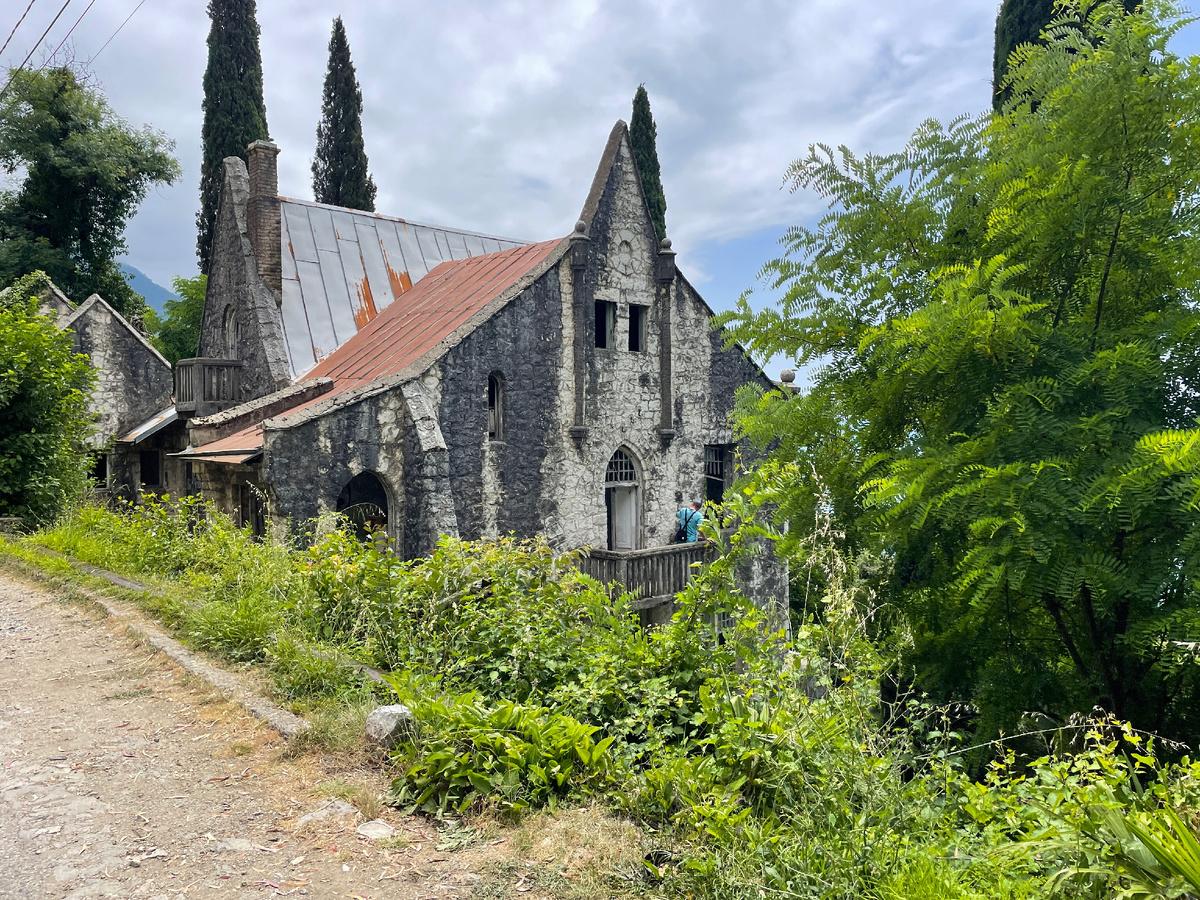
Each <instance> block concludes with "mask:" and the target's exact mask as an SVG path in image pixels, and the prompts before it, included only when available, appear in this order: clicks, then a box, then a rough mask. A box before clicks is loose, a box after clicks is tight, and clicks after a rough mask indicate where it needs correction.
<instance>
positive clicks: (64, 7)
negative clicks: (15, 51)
mask: <svg viewBox="0 0 1200 900" xmlns="http://www.w3.org/2000/svg"><path fill="white" fill-rule="evenodd" d="M70 3H71V0H66V2H65V3H63V5H62V9H60V10H59V11H58V15H56V16H55V17H54V18H53V19H51V20H50V24H49V25H47V26H46V30H45V31H43V32H42V36H41V37H40V38H38V39H37V42H36V43H35V44H34V45H33V47H32V48H30V50H29V52H28V53H27V54H25V58H24V59H23V60H21V64H20V65H19V66H17V67H16V68H15V69H13V70H12V74H11V75H9V76H8V81H6V82H4V87H2V88H0V99H3V98H4V95H5V94H7V93H8V87H9V85H11V84H12V83H13V79H14V78H16V77H17V76H18V75H19V74H20V73H21V70H22V69H23V68H25V63H27V62H29V60H30V58H31V57H32V56H33V52H34V51H35V50H37V48H38V47H40V46H41V45H42V41H44V40H45V39H46V35H48V34H49V33H50V29H51V28H53V27H54V24H55V23H56V22H57V21H58V20H59V19H61V18H62V14H63V13H65V12H66V11H67V6H68V5H70Z"/></svg>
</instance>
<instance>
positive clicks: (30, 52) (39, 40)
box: [0, 0, 144, 98]
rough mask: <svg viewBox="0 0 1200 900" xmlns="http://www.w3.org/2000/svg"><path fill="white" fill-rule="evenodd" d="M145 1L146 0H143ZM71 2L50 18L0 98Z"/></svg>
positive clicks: (0, 90)
mask: <svg viewBox="0 0 1200 900" xmlns="http://www.w3.org/2000/svg"><path fill="white" fill-rule="evenodd" d="M143 2H144V0H143ZM70 3H71V0H66V2H64V3H63V5H62V9H60V10H59V11H58V15H56V16H55V17H54V18H53V19H51V20H50V24H49V25H47V26H46V30H45V31H43V32H42V36H41V37H40V38H38V39H37V42H36V43H34V45H33V47H32V48H30V50H29V52H28V53H27V54H25V58H24V59H23V60H21V64H20V65H19V66H17V67H16V68H15V69H13V70H12V74H10V75H9V76H8V81H6V82H4V87H2V88H0V98H3V97H4V95H5V94H7V93H8V86H9V85H10V84H12V83H13V79H14V78H16V77H17V76H18V75H19V74H20V73H21V70H22V69H23V68H25V63H27V62H29V60H30V58H31V57H32V56H33V52H34V51H35V50H37V48H38V47H40V46H41V45H42V41H44V40H45V39H46V35H48V34H49V33H50V29H51V28H53V27H54V25H55V23H56V22H58V20H59V19H61V18H62V14H63V13H65V12H66V11H67V7H68V6H69V5H70Z"/></svg>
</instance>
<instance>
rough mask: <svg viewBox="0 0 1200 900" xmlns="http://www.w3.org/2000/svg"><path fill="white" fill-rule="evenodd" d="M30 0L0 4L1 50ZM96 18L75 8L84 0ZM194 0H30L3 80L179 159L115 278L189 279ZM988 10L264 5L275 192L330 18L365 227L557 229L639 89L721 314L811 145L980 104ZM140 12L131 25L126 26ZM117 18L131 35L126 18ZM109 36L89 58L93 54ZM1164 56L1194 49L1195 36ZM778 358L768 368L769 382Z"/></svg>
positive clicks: (589, 1)
mask: <svg viewBox="0 0 1200 900" xmlns="http://www.w3.org/2000/svg"><path fill="white" fill-rule="evenodd" d="M26 2H27V0H0V38H2V37H4V36H7V35H8V32H9V30H10V29H11V28H12V26H13V24H14V23H15V22H16V20H17V18H18V16H19V15H20V13H21V11H22V10H23V9H24V8H25V6H26ZM89 2H90V3H91V6H90V8H89V7H88V3H89ZM205 5H206V4H205V3H204V2H203V0H141V6H140V7H139V0H70V2H69V5H68V6H67V9H66V11H65V12H64V13H63V15H62V17H61V18H60V19H59V21H58V23H57V25H55V26H54V27H53V28H51V30H50V32H49V34H48V35H47V37H46V39H45V40H44V41H43V42H41V43H40V44H38V43H37V40H38V36H39V35H41V34H42V32H43V30H44V29H45V28H46V26H47V25H48V24H49V22H50V20H51V19H52V18H53V17H54V15H55V13H57V12H58V10H59V8H60V7H61V6H62V3H61V2H60V0H34V5H33V7H32V9H31V10H30V12H29V15H28V17H27V18H26V20H25V22H24V23H23V24H22V25H21V26H20V28H19V29H18V30H17V32H16V34H15V35H14V37H13V39H12V42H11V45H10V46H9V48H8V49H7V51H6V52H5V53H4V54H3V55H0V67H3V68H7V67H8V66H11V65H15V64H17V63H19V62H20V61H21V59H22V58H23V57H24V56H25V54H26V53H27V52H29V50H30V49H34V50H35V52H34V56H33V60H32V64H33V65H36V64H39V63H41V62H42V61H44V60H45V59H46V58H47V56H48V55H49V54H50V53H51V52H52V51H53V50H54V49H55V47H57V46H58V45H59V43H60V42H61V41H62V40H63V38H64V37H66V36H67V32H68V30H69V29H71V27H72V25H73V24H74V23H75V22H76V20H77V19H78V18H79V16H80V14H81V13H84V12H85V11H86V14H85V15H84V16H83V18H82V20H80V21H79V23H78V25H76V26H75V29H74V31H73V33H72V34H71V35H70V37H69V38H68V39H67V42H66V44H65V45H64V49H63V51H61V52H69V53H70V54H71V55H72V56H73V58H74V59H75V60H76V61H77V62H81V63H85V64H86V63H88V61H89V60H90V61H91V62H90V68H91V70H92V73H93V75H94V77H95V79H96V81H97V82H98V84H99V85H100V87H101V88H102V89H103V90H104V91H105V93H106V94H107V96H108V99H109V102H110V104H111V105H112V107H113V109H114V110H115V111H116V112H117V113H118V114H119V115H120V116H122V117H123V118H125V119H126V120H127V121H129V122H130V123H132V124H134V125H138V126H141V125H150V126H152V127H153V128H155V129H157V130H160V131H162V132H163V133H165V134H166V135H167V136H168V137H170V138H171V139H172V140H173V141H174V142H175V153H176V156H177V157H178V159H179V161H180V163H181V165H182V167H183V173H184V174H183V177H182V178H181V179H180V180H179V181H178V182H177V183H175V184H173V185H170V186H166V187H159V188H156V189H154V190H153V191H152V193H151V194H150V196H148V197H147V199H146V201H145V202H144V203H143V205H142V207H141V209H140V210H139V212H138V213H137V215H136V216H135V217H134V218H133V219H132V221H131V222H130V224H129V228H128V230H127V233H126V242H127V244H128V255H127V260H128V261H129V262H130V263H131V264H132V265H134V266H136V267H137V268H140V269H142V270H143V271H144V272H146V273H147V274H148V275H150V277H151V278H153V279H154V280H155V281H157V282H159V283H160V284H163V285H169V283H170V279H171V278H172V277H173V276H175V275H191V274H194V273H195V272H196V257H195V225H194V216H195V211H196V209H197V206H198V184H199V170H200V126H201V79H202V77H203V74H204V65H205V59H206V47H205V39H206V36H207V33H208V17H207V14H206V12H205ZM997 6H998V0H956V2H954V3H947V2H945V0H937V2H933V0H903V2H897V0H854V2H850V0H779V2H771V0H740V2H738V3H729V2H724V0H687V2H676V0H658V2H641V3H635V2H628V0H609V2H604V3H601V2H599V0H553V2H551V0H541V2H522V0H489V2H479V0H477V2H472V3H467V2H456V0H448V2H442V3H427V2H415V0H344V2H342V3H334V2H329V0H259V3H258V21H259V26H260V28H261V30H262V39H261V47H262V56H263V72H264V91H265V97H266V105H267V118H268V124H269V128H270V132H271V137H272V139H273V140H274V141H275V142H276V143H277V144H279V146H280V147H281V148H282V152H281V155H280V157H279V166H280V171H279V183H280V191H281V193H283V194H285V195H287V196H292V197H300V198H311V196H312V189H311V173H310V168H309V167H310V165H311V159H312V152H313V145H314V142H315V131H316V125H317V119H318V117H319V113H320V103H321V85H322V81H323V79H324V74H325V65H326V57H327V46H328V41H329V30H330V24H331V21H332V18H333V16H335V15H341V16H342V18H343V21H344V22H345V25H346V30H347V33H348V36H349V40H350V47H351V52H352V55H353V58H354V63H355V66H356V68H357V71H358V78H359V81H360V82H361V84H362V91H363V103H364V112H363V130H364V135H365V140H366V148H367V153H368V155H369V157H370V166H371V172H372V174H373V177H374V179H375V182H376V184H377V185H378V187H379V193H378V196H377V198H376V208H377V209H378V210H379V211H380V212H384V213H388V214H391V215H396V216H400V217H402V218H406V219H410V220H412V221H416V222H425V223H430V224H437V225H446V226H454V227H459V228H465V229H470V230H475V231H482V232H486V233H491V234H496V235H499V236H503V237H512V238H518V239H528V240H541V239H545V238H548V237H555V236H560V235H565V234H568V233H569V232H570V231H571V227H572V225H573V224H574V222H575V220H576V219H577V218H578V216H579V210H580V208H581V206H582V205H583V200H584V197H585V196H586V194H587V190H588V187H589V186H590V183H591V178H592V175H593V173H594V171H595V168H596V164H597V162H598V160H599V156H600V153H601V151H602V149H603V146H604V142H605V140H606V138H607V136H608V132H609V130H610V129H611V128H612V125H613V122H614V121H616V120H617V119H618V118H623V119H626V120H628V118H629V115H630V105H631V100H632V97H633V93H634V91H635V89H636V88H637V85H638V84H639V83H645V85H646V88H647V90H648V91H649V94H650V103H651V108H652V110H653V114H654V118H655V121H656V123H657V127H658V153H659V160H660V163H661V166H662V180H663V187H664V191H665V193H666V197H667V232H668V236H669V237H670V238H671V239H672V241H673V243H674V246H675V249H676V250H677V251H678V253H679V257H678V261H679V265H680V267H681V268H682V269H683V271H684V272H685V273H686V274H687V275H688V277H689V279H690V280H691V281H692V282H693V283H694V284H696V285H697V287H698V288H699V289H700V291H701V293H702V294H703V295H704V296H705V298H706V299H707V300H708V301H709V303H710V304H711V305H712V306H713V307H715V308H717V309H724V308H728V307H729V306H730V305H731V304H732V303H733V302H734V301H735V300H736V299H737V297H738V296H739V295H740V294H741V293H742V292H743V291H745V290H747V289H754V293H753V295H752V301H753V302H755V303H756V304H759V305H761V304H766V303H769V302H770V301H771V296H772V293H771V291H770V290H769V288H767V287H766V286H764V285H759V284H758V283H757V273H758V270H759V268H760V267H761V266H762V264H763V263H764V262H765V261H766V260H768V259H771V258H772V257H774V256H777V255H778V240H779V237H780V235H781V234H782V233H783V231H784V229H785V228H787V227H788V226H789V225H792V224H797V223H801V222H807V221H810V220H811V219H812V217H813V216H814V214H815V213H816V212H817V211H818V210H819V209H821V208H822V203H821V201H820V198H818V197H815V196H812V195H807V194H804V193H793V192H792V191H790V190H789V189H788V187H787V185H786V184H785V182H784V174H785V172H786V170H787V167H788V164H789V163H790V162H791V161H792V160H794V159H797V158H799V157H801V156H803V155H804V154H805V153H806V151H807V148H808V147H809V145H810V144H812V143H814V142H822V143H826V144H830V145H833V146H837V145H839V144H846V145H848V146H850V147H851V148H852V149H854V150H856V151H871V150H879V151H883V150H890V149H895V148H897V147H899V146H901V145H902V144H903V143H904V141H905V139H906V137H907V136H908V134H909V133H910V132H911V131H912V130H913V129H914V128H915V127H916V126H917V125H918V124H919V123H920V122H921V121H922V120H924V119H926V118H929V117H934V118H939V119H943V120H944V119H948V118H951V117H953V116H955V115H958V114H960V113H973V112H978V111H979V110H981V109H983V108H984V107H985V106H986V105H987V104H988V102H989V97H990V92H991V65H992V36H993V29H994V23H995V15H996V9H997ZM135 9H136V11H135ZM131 12H133V16H132V18H130V19H129V20H128V22H127V24H125V25H124V27H123V28H121V30H120V31H119V33H117V34H116V36H115V37H112V35H113V34H114V32H117V29H118V27H119V26H121V23H122V22H123V21H124V20H126V18H127V17H128V16H129V15H130V13H131ZM110 38H111V41H110V42H109V43H108V45H107V46H106V47H104V48H103V50H101V47H102V45H104V44H105V42H106V41H108V40H109V39H110ZM1177 50H1178V51H1180V52H1184V53H1194V52H1197V51H1200V25H1189V26H1187V28H1185V29H1184V31H1183V33H1182V34H1181V35H1180V37H1179V39H1178V43H1177ZM778 364H781V361H778V360H772V361H771V366H769V367H768V372H769V374H772V375H777V373H776V372H775V371H773V370H772V367H774V366H776V365H778Z"/></svg>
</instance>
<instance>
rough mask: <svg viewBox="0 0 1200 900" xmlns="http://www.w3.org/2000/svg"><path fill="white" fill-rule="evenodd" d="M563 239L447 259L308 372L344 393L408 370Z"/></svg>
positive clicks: (525, 273) (543, 258)
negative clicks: (458, 258)
mask: <svg viewBox="0 0 1200 900" xmlns="http://www.w3.org/2000/svg"><path fill="white" fill-rule="evenodd" d="M560 243H561V241H559V240H553V241H543V242H542V243H540V244H526V245H524V246H521V247H516V248H514V249H512V250H503V251H501V252H499V253H489V254H487V255H486V256H474V257H471V258H470V259H463V260H456V261H454V262H445V263H442V264H441V265H439V266H437V267H436V268H434V269H433V270H432V271H431V272H430V273H429V274H428V275H426V276H425V277H424V278H422V279H421V280H420V281H418V282H417V283H416V284H415V285H413V287H412V290H410V291H406V292H404V293H403V294H401V295H400V296H399V297H397V298H396V299H395V300H393V301H392V303H391V305H390V306H388V307H387V308H386V309H383V310H381V311H380V313H379V314H378V315H377V316H376V317H375V318H374V319H372V320H371V321H370V322H368V323H367V324H366V325H365V326H363V327H362V328H361V329H360V330H359V331H358V333H357V334H356V335H354V337H352V338H350V340H348V341H346V343H344V344H342V345H341V346H340V347H338V349H337V350H335V351H334V352H333V353H331V354H329V356H327V357H326V358H325V359H324V360H322V361H321V362H320V363H318V364H317V366H316V368H314V369H313V370H312V372H310V373H309V376H308V377H310V378H321V377H324V378H332V379H333V382H334V388H333V392H332V393H340V392H341V391H344V390H348V389H350V388H353V387H358V386H360V385H363V384H366V383H368V382H371V381H374V380H375V379H377V378H382V377H384V376H387V375H394V374H397V373H399V372H401V371H403V370H404V369H406V368H407V367H408V366H410V365H412V364H413V363H415V362H416V361H417V360H419V359H420V358H421V357H422V356H424V355H425V354H426V353H428V352H429V351H430V350H432V349H434V348H435V347H436V346H437V345H438V344H439V343H441V342H442V341H443V340H444V339H446V338H447V337H449V336H450V335H451V334H453V333H454V331H455V330H457V329H458V328H459V327H461V326H462V325H465V324H466V323H467V321H468V320H469V319H470V318H471V317H472V316H474V315H475V314H476V313H477V312H479V311H480V310H482V309H483V308H484V307H485V306H487V305H488V304H489V303H490V302H491V301H493V300H495V299H496V298H497V297H499V296H500V295H501V294H502V293H504V291H505V290H506V289H508V288H509V287H511V286H512V285H514V284H516V283H517V282H518V281H520V280H521V278H523V277H524V276H525V275H527V274H529V273H530V272H531V271H532V270H533V269H534V267H536V266H537V265H538V264H539V263H541V262H542V261H544V260H545V259H546V257H548V256H549V255H550V253H551V252H552V251H553V250H554V249H555V248H556V247H558V246H559V244H560ZM329 396H330V394H325V395H323V396H322V397H321V398H320V399H322V400H326V399H328V398H329Z"/></svg>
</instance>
